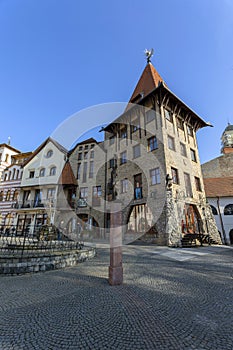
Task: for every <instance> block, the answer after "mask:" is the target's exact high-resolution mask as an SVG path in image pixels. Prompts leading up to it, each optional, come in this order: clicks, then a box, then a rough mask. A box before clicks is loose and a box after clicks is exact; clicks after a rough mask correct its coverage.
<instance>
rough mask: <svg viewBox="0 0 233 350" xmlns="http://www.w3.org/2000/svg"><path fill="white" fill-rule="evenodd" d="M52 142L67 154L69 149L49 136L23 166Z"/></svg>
mask: <svg viewBox="0 0 233 350" xmlns="http://www.w3.org/2000/svg"><path fill="white" fill-rule="evenodd" d="M49 142H52V143H53V144H54V146H56V147H57V148H58V149H59V150H60V151H61V152H62V153H64V154H65V155H66V154H67V152H68V151H67V149H66V148H65V147H63V146H62V145H61V144H60V143H59V142H57V141H55V140H54V139H53V138H52V137H48V138H47V139H46V140H45V141H44V142H43V143H42V144H41V145H40V146H39V147H38V148H37V149H36V150H35V151H34V152H33V153H32V155H31V156H30V157H29V158H28V159H27V160H26V162H24V163H23V164H22V167H24V166H25V165H26V164H28V163H29V162H30V161H31V160H32V159H33V158H34V157H35V156H36V155H37V154H38V153H39V152H40V151H41V150H42V149H43V148H44V147H45V146H46V145H47V143H49Z"/></svg>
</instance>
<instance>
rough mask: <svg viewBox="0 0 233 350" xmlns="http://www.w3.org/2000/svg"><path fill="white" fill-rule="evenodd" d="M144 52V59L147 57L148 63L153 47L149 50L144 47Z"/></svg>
mask: <svg viewBox="0 0 233 350" xmlns="http://www.w3.org/2000/svg"><path fill="white" fill-rule="evenodd" d="M144 53H145V56H146V59H147V63H149V62H150V61H151V60H150V59H151V57H152V56H153V54H154V49H150V50H147V49H145V50H144Z"/></svg>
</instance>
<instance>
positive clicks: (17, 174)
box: [16, 169, 19, 179]
mask: <svg viewBox="0 0 233 350" xmlns="http://www.w3.org/2000/svg"><path fill="white" fill-rule="evenodd" d="M18 178H19V169H18V170H17V171H16V179H18Z"/></svg>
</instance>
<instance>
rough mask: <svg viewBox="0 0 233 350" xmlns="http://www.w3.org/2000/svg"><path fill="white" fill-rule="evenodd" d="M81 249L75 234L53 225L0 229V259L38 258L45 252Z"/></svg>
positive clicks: (81, 246) (4, 227) (3, 227)
mask: <svg viewBox="0 0 233 350" xmlns="http://www.w3.org/2000/svg"><path fill="white" fill-rule="evenodd" d="M82 248H83V243H82V242H81V241H80V239H79V236H78V234H77V233H76V232H72V233H66V232H63V231H61V230H59V229H57V228H56V227H55V226H54V225H40V226H39V225H35V226H33V225H28V226H27V227H24V228H22V227H20V226H18V227H17V226H13V225H11V226H9V225H6V226H4V225H3V226H1V227H0V257H4V256H6V255H11V256H13V257H14V256H23V255H25V254H27V255H31V256H39V255H40V254H44V253H45V252H47V253H48V252H55V251H61V250H72V249H82Z"/></svg>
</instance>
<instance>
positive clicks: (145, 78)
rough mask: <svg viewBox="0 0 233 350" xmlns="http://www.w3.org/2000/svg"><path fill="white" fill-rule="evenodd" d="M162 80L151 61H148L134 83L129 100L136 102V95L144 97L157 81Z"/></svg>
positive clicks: (155, 85) (156, 84)
mask: <svg viewBox="0 0 233 350" xmlns="http://www.w3.org/2000/svg"><path fill="white" fill-rule="evenodd" d="M162 81H163V79H162V78H161V76H160V75H159V73H158V72H157V70H156V69H155V68H154V66H153V65H152V64H151V63H148V64H147V65H146V67H145V69H144V71H143V72H142V75H141V77H140V79H139V81H138V83H137V85H136V88H135V89H134V92H133V94H132V96H131V98H130V100H129V102H132V103H135V102H137V97H138V96H140V95H141V97H144V96H146V95H148V94H149V93H150V92H151V91H153V90H154V89H155V88H157V87H158V85H159V83H160V82H162Z"/></svg>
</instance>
